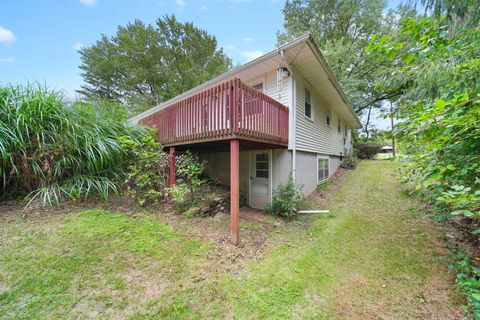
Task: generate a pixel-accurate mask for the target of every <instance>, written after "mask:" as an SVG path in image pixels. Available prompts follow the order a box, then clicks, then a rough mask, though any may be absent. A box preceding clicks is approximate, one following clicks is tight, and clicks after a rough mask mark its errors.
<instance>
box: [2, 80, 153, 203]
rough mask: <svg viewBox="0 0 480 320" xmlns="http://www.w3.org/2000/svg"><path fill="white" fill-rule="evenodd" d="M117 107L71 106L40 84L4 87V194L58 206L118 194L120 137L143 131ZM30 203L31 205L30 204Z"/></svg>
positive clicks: (112, 105) (94, 103)
mask: <svg viewBox="0 0 480 320" xmlns="http://www.w3.org/2000/svg"><path fill="white" fill-rule="evenodd" d="M126 119H127V114H126V110H125V109H124V107H123V106H122V105H119V104H108V103H105V102H99V101H92V102H88V103H74V104H73V105H72V106H69V105H67V104H66V103H65V102H64V101H63V100H62V96H61V95H60V94H59V93H58V92H53V91H49V90H48V89H46V88H44V87H41V86H33V85H28V86H17V87H13V86H7V87H0V180H1V182H0V192H1V193H2V196H3V197H15V196H25V195H28V196H29V198H30V202H32V201H39V202H40V204H42V205H53V204H57V203H59V202H61V201H63V200H65V199H73V200H77V199H79V198H86V197H88V196H89V195H91V194H98V195H100V196H101V197H102V198H103V199H104V200H107V198H108V196H109V194H110V193H111V192H116V190H117V185H118V182H119V176H120V174H121V172H122V170H121V169H122V168H121V165H122V164H123V160H124V157H125V153H124V152H123V150H122V147H121V146H120V141H119V137H120V136H125V135H128V136H131V137H132V139H136V137H140V136H142V135H143V134H144V133H143V130H142V129H140V128H139V127H136V126H130V125H128V123H127V121H126ZM30 202H29V203H30Z"/></svg>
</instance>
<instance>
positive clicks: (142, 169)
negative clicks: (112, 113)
mask: <svg viewBox="0 0 480 320" xmlns="http://www.w3.org/2000/svg"><path fill="white" fill-rule="evenodd" d="M149 132H150V134H148V135H145V136H143V137H142V138H141V139H140V140H133V139H131V138H130V137H128V136H124V137H121V145H122V147H123V148H124V150H125V152H126V153H127V155H128V159H129V161H128V162H129V163H128V167H127V173H126V179H125V186H126V188H127V194H128V195H130V196H132V197H133V198H134V199H135V201H136V202H137V203H138V204H139V205H141V206H144V205H149V204H153V203H159V202H160V201H162V200H163V199H165V196H166V195H167V193H168V192H167V187H168V183H169V181H168V174H169V156H168V154H167V153H165V152H163V151H162V146H161V145H160V143H158V142H157V141H156V137H155V131H154V130H149Z"/></svg>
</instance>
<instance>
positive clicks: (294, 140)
mask: <svg viewBox="0 0 480 320" xmlns="http://www.w3.org/2000/svg"><path fill="white" fill-rule="evenodd" d="M277 50H278V49H277ZM278 53H279V54H280V58H281V59H282V61H283V62H284V63H285V66H286V68H287V70H288V72H290V77H291V81H290V89H291V90H290V91H291V94H292V96H291V99H292V100H291V101H292V102H291V112H292V127H291V128H289V129H291V130H292V135H291V137H292V144H291V146H292V178H293V180H295V179H296V171H297V99H296V85H295V76H294V75H293V70H291V69H290V67H289V64H288V62H287V59H286V58H285V56H284V53H283V50H280V51H279V52H278Z"/></svg>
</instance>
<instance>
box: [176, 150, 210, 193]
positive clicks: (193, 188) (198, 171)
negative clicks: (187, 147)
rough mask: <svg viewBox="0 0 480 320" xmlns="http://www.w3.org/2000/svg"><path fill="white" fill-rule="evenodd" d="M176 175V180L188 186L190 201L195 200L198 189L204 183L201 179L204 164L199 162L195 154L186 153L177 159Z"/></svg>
mask: <svg viewBox="0 0 480 320" xmlns="http://www.w3.org/2000/svg"><path fill="white" fill-rule="evenodd" d="M176 164H177V175H178V178H179V179H181V180H183V182H184V183H185V184H186V185H187V186H188V189H189V190H190V200H192V201H193V200H195V199H196V197H197V196H196V193H197V191H198V188H199V187H200V186H201V185H202V184H203V183H205V180H204V179H202V177H203V174H204V172H205V166H206V162H205V161H202V160H200V158H199V156H198V155H197V154H194V153H191V152H190V151H187V152H185V153H183V154H181V155H179V156H178V157H177V162H176Z"/></svg>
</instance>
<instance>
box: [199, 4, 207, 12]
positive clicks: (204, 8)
mask: <svg viewBox="0 0 480 320" xmlns="http://www.w3.org/2000/svg"><path fill="white" fill-rule="evenodd" d="M200 11H203V12H205V11H208V7H207V6H206V5H204V4H202V5H201V6H200Z"/></svg>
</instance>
